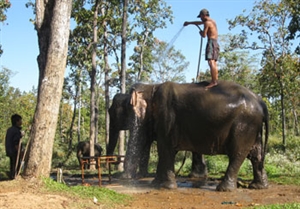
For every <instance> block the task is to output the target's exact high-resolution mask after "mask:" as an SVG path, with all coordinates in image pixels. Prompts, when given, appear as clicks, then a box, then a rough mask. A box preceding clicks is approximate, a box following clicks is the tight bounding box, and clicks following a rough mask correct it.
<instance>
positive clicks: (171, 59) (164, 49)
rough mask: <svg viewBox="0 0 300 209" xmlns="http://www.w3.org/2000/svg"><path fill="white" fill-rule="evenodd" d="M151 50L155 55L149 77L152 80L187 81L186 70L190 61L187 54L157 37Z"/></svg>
mask: <svg viewBox="0 0 300 209" xmlns="http://www.w3.org/2000/svg"><path fill="white" fill-rule="evenodd" d="M151 51H152V57H153V61H152V68H153V71H152V73H151V74H150V78H149V79H150V81H151V82H154V83H161V82H165V81H173V82H185V75H184V70H185V69H186V68H187V67H188V65H189V63H188V62H186V61H185V56H184V55H183V54H181V52H180V51H177V50H176V49H175V48H174V46H168V44H167V43H166V42H164V41H159V40H158V39H155V42H154V45H153V48H152V50H151Z"/></svg>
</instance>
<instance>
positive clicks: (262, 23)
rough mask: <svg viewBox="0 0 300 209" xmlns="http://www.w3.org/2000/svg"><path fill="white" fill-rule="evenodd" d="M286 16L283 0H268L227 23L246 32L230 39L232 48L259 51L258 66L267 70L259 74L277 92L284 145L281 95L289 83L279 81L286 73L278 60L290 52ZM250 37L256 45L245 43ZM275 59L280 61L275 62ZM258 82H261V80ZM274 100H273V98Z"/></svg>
mask: <svg viewBox="0 0 300 209" xmlns="http://www.w3.org/2000/svg"><path fill="white" fill-rule="evenodd" d="M290 14H291V13H290V10H289V6H288V5H287V4H286V3H285V1H284V0H283V1H279V2H276V3H274V2H273V1H271V0H261V1H258V2H256V4H255V6H254V7H253V9H252V11H251V12H250V14H248V15H243V14H241V15H238V16H237V17H236V18H235V19H234V20H229V25H230V29H231V28H234V27H237V26H242V27H245V28H246V29H248V30H242V32H241V34H240V35H239V36H233V38H232V39H231V46H232V47H239V48H243V49H245V48H248V49H253V50H257V49H261V50H262V51H263V59H262V66H266V67H268V68H270V70H269V71H267V70H265V69H266V68H265V67H264V68H263V69H262V71H261V74H262V75H264V74H268V76H267V77H269V78H274V79H273V81H274V82H275V84H276V85H275V86H274V87H276V89H277V90H278V92H279V99H280V106H281V132H282V143H283V145H285V144H286V107H285V105H284V104H285V99H286V97H285V93H284V92H285V91H286V90H287V89H288V85H289V83H287V82H286V80H285V79H283V78H284V77H285V76H286V75H288V73H287V71H286V69H284V65H283V64H282V61H284V60H285V59H284V57H286V56H287V55H289V54H290V53H291V42H290V41H288V39H287V36H288V30H287V28H288V27H287V24H288V23H287V21H288V17H289V16H290ZM249 32H250V33H249ZM252 34H253V35H257V39H258V40H259V41H260V42H259V43H257V42H253V43H249V42H248V38H249V36H251V35H252ZM279 60H281V62H278V61H279ZM268 72H269V73H268ZM264 78H265V77H264ZM261 81H263V80H262V79H261ZM263 82H266V81H263ZM268 90H271V88H270V83H269V85H268V86H267V88H266V89H265V91H268ZM277 98H278V97H277ZM277 98H276V97H273V99H277Z"/></svg>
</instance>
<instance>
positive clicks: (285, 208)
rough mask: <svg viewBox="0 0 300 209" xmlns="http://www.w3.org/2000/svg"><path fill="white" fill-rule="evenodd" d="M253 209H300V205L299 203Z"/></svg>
mask: <svg viewBox="0 0 300 209" xmlns="http://www.w3.org/2000/svg"><path fill="white" fill-rule="evenodd" d="M251 208H256V209H300V204H299V203H288V204H276V205H264V206H255V207H251Z"/></svg>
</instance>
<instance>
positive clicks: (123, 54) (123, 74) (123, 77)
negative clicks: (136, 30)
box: [118, 0, 128, 171]
mask: <svg viewBox="0 0 300 209" xmlns="http://www.w3.org/2000/svg"><path fill="white" fill-rule="evenodd" d="M127 7H128V0H123V18H122V19H123V20H122V46H121V93H122V94H125V92H126V39H127V34H126V29H127ZM124 136H125V134H124V131H120V135H119V138H120V140H119V155H125V137H124ZM118 170H119V171H123V170H124V164H123V163H120V164H119V166H118Z"/></svg>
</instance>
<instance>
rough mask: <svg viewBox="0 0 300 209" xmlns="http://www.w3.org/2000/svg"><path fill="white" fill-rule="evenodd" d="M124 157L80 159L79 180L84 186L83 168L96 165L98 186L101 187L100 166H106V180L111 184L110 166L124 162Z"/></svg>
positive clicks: (105, 156)
mask: <svg viewBox="0 0 300 209" xmlns="http://www.w3.org/2000/svg"><path fill="white" fill-rule="evenodd" d="M124 157H125V156H124V155H102V156H100V157H81V158H80V163H81V179H82V184H84V166H85V165H91V164H94V165H97V167H98V168H97V169H98V178H99V186H101V182H102V176H101V173H102V170H101V164H106V165H107V166H108V180H109V182H111V164H119V163H121V162H124Z"/></svg>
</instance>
